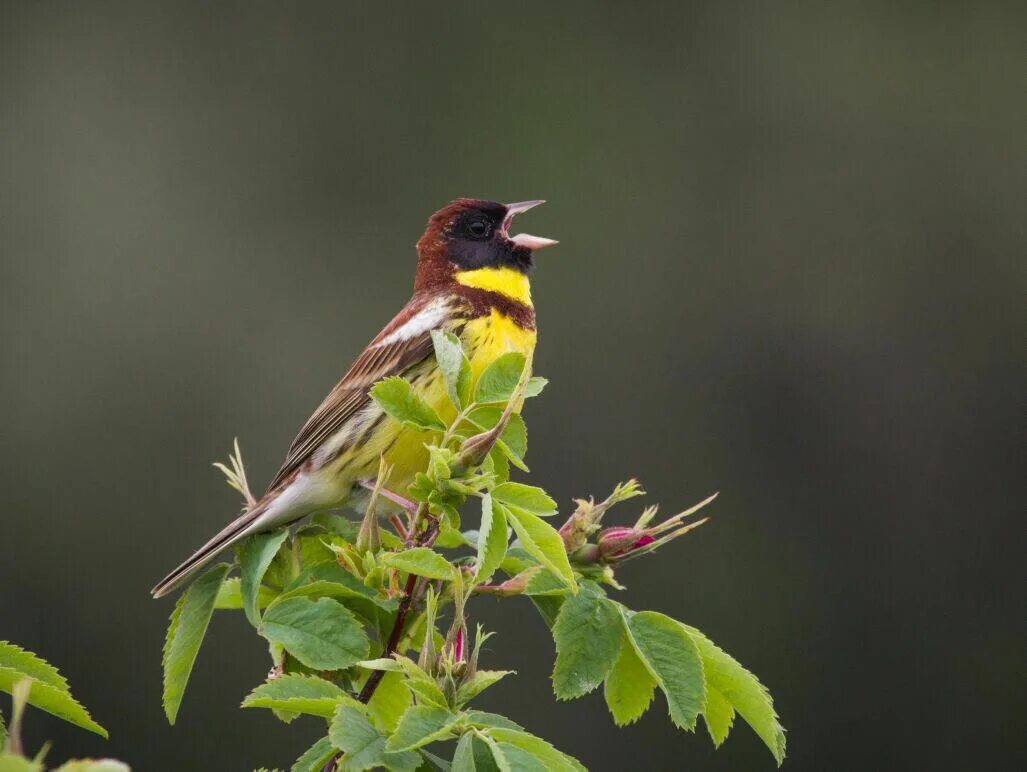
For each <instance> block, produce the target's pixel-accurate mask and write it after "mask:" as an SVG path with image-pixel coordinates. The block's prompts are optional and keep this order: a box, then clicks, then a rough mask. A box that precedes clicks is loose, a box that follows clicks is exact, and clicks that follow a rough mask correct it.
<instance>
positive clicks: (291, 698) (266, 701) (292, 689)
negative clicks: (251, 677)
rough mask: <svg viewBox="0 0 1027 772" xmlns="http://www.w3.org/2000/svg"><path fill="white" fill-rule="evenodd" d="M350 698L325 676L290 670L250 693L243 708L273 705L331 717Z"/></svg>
mask: <svg viewBox="0 0 1027 772" xmlns="http://www.w3.org/2000/svg"><path fill="white" fill-rule="evenodd" d="M350 699H352V698H350V697H349V696H348V695H347V694H346V693H345V692H344V691H343V690H342V689H340V688H339V687H338V686H336V685H335V684H333V683H330V682H328V681H326V680H324V679H323V678H318V677H317V676H307V675H299V674H297V673H287V674H285V675H281V676H278V677H277V678H274V679H272V680H270V681H268V682H267V683H263V684H261V685H260V686H258V687H257V688H256V689H254V690H253V691H252V692H250V693H249V694H248V695H247V696H246V699H244V700H243V701H242V707H244V708H269V709H271V710H285V711H288V712H290V713H306V714H307V715H310V716H321V717H322V718H331V717H332V716H333V715H335V709H336V708H338V707H339V703H340V702H343V701H346V700H350Z"/></svg>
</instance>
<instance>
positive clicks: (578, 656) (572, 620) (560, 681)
mask: <svg viewBox="0 0 1027 772" xmlns="http://www.w3.org/2000/svg"><path fill="white" fill-rule="evenodd" d="M623 636H624V632H623V629H622V624H621V619H620V612H619V610H618V609H617V607H616V606H615V605H614V604H613V603H612V602H611V601H610V600H609V599H608V598H607V597H606V595H605V594H603V591H602V590H600V589H599V586H598V585H596V583H595V582H583V583H582V585H581V589H580V590H579V592H578V594H577V595H572V596H571V597H569V598H567V599H566V600H565V601H564V603H563V606H562V608H561V609H560V614H559V616H557V618H556V624H555V625H553V640H554V641H555V642H556V664H555V665H554V666H553V691H554V692H555V693H556V698H557V699H558V700H572V699H576V698H577V697H581V696H583V695H585V694H588V693H589V692H590V691H592V690H593V689H595V688H596V687H598V686H599V684H601V683H602V682H603V681H604V680H605V679H606V676H607V674H608V673H609V672H610V670H611V668H613V663H614V662H616V661H617V655H618V654H619V653H620V647H621V639H622V638H623Z"/></svg>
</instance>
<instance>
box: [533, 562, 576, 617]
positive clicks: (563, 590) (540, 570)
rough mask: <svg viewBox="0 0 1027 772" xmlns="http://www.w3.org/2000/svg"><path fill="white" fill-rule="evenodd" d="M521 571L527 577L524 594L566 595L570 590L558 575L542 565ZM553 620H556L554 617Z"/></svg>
mask: <svg viewBox="0 0 1027 772" xmlns="http://www.w3.org/2000/svg"><path fill="white" fill-rule="evenodd" d="M523 573H524V574H527V577H528V582H527V584H526V585H525V586H524V594H525V595H533V596H536V597H537V596H539V595H566V594H567V593H568V592H569V591H570V590H569V589H568V587H567V585H566V583H564V581H563V580H562V579H561V578H560V577H558V576H557V575H556V574H554V573H553V572H552V571H550V570H549V569H548V568H545V567H543V566H532V567H531V568H528V569H527V570H525V571H524V572H523ZM553 621H554V622H555V621H556V620H555V617H554V620H553ZM550 627H552V625H550Z"/></svg>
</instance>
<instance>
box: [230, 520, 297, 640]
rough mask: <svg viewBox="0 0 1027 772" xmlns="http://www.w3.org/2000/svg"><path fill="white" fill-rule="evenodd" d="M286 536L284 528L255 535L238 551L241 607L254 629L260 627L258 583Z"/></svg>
mask: <svg viewBox="0 0 1027 772" xmlns="http://www.w3.org/2000/svg"><path fill="white" fill-rule="evenodd" d="M288 536H289V531H288V529H285V528H283V529H282V530H280V531H272V532H271V533H257V534H254V535H253V536H251V537H249V538H248V539H247V540H246V541H244V542H243V544H242V547H241V548H240V550H239V564H240V566H241V568H240V572H239V573H240V575H241V578H240V588H239V590H240V594H241V595H242V606H243V611H244V612H245V614H246V618H247V619H248V620H249V621H250V624H251V625H253V626H254V627H258V626H259V625H260V612H259V611H258V610H257V596H258V593H259V591H260V583H261V581H263V579H264V574H265V573H266V572H267V567H268V566H270V565H271V561H272V560H274V557H275V555H277V554H278V548H279V547H281V546H282V542H284V541H285V540H286V538H287V537H288Z"/></svg>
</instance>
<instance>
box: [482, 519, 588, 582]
mask: <svg viewBox="0 0 1027 772" xmlns="http://www.w3.org/2000/svg"><path fill="white" fill-rule="evenodd" d="M494 506H501V505H499V504H496V503H494ZM503 514H504V515H506V519H507V522H508V523H510V525H511V526H513V529H514V532H515V533H516V534H517V539H518V540H519V541H520V543H521V546H522V547H523V548H524V551H525V552H527V553H528V554H529V555H531V556H532V557H533V558H535V559H536V560H537V561H539V562H540V563H541V564H542V565H544V566H545V567H546V568H548V569H549V570H550V571H552V572H553V573H554V574H556V575H557V576H558V577H560V578H561V579H563V580H564V581H565V582H566V583H567V586H568V587H570V588H573V589H575V590H576V584H575V581H574V572H573V571H572V570H571V564H570V561H569V560H568V559H567V551H566V549H564V546H563V539H561V538H560V534H559V533H557V531H556V529H555V528H553V526H551V525H550V524H549V523H547V522H546V521H545V520H543V519H542V518H540V517H538V516H537V515H533V514H532V513H531V512H526V511H524V510H512V509H509V508H507V507H503Z"/></svg>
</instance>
